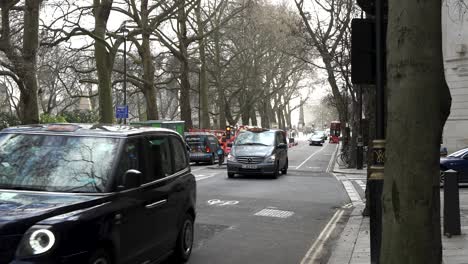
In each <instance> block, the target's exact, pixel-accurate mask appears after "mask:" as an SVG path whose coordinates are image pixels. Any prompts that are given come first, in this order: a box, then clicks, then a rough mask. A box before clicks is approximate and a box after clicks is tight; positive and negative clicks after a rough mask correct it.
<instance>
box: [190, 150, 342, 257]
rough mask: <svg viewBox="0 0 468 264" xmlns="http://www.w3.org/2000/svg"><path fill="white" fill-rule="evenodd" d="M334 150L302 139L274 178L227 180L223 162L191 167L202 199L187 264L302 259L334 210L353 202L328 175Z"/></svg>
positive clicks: (199, 199) (199, 197) (199, 200)
mask: <svg viewBox="0 0 468 264" xmlns="http://www.w3.org/2000/svg"><path fill="white" fill-rule="evenodd" d="M335 149H336V145H332V144H325V145H324V146H323V147H319V146H309V145H308V144H307V142H306V141H300V142H299V145H297V146H294V147H292V148H290V149H289V150H288V151H289V171H288V174H287V175H282V176H280V177H279V178H278V179H275V180H274V179H268V178H263V177H236V178H234V179H228V178H227V177H226V167H225V166H221V167H218V166H217V165H214V166H204V165H202V166H192V171H193V174H194V175H195V176H196V178H197V191H198V193H197V196H198V198H197V199H198V201H197V219H196V224H195V231H196V234H195V244H194V249H193V252H192V256H191V259H190V261H189V263H190V264H206V263H213V264H216V263H223V264H230V263H233V264H234V263H236V264H237V263H245V264H248V263H256V264H261V263H268V264H272V263H279V264H286V263H301V261H302V260H303V259H304V258H305V257H306V255H307V253H308V252H309V249H310V248H311V245H312V244H313V243H314V241H315V240H316V239H317V237H319V235H320V234H321V232H322V230H323V229H324V228H325V226H327V223H328V222H329V221H330V219H331V218H332V216H333V215H334V214H335V212H336V211H337V210H338V209H339V208H341V207H342V206H344V205H346V204H348V203H349V202H350V200H349V198H348V195H347V193H346V191H345V189H344V188H343V185H342V184H341V183H340V182H339V181H338V180H337V179H336V178H335V177H334V176H333V175H331V174H329V173H327V168H328V167H329V166H330V165H331V162H330V160H331V158H332V154H333V153H334V151H335ZM309 253H310V252H309Z"/></svg>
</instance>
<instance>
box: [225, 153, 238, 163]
mask: <svg viewBox="0 0 468 264" xmlns="http://www.w3.org/2000/svg"><path fill="white" fill-rule="evenodd" d="M227 160H228V161H231V162H237V160H236V157H234V155H232V154H231V153H229V155H228V156H227Z"/></svg>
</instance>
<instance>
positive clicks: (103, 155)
mask: <svg viewBox="0 0 468 264" xmlns="http://www.w3.org/2000/svg"><path fill="white" fill-rule="evenodd" d="M187 156H188V155H187V152H186V148H185V145H184V140H183V138H182V137H181V136H180V135H179V134H177V133H176V132H174V131H172V130H168V129H161V128H149V127H147V128H143V127H142V128H132V127H127V126H118V127H117V126H101V125H95V126H92V125H72V124H66V125H63V124H52V125H35V126H22V127H15V128H8V129H4V130H2V131H1V132H0V263H2V264H3V263H10V264H17V263H18V264H19V263H28V264H43V263H74V264H85V263H86V264H102V263H106V264H114V263H119V264H120V263H122V264H134V263H150V262H151V263H153V262H157V261H161V260H163V259H166V258H167V257H168V256H172V257H173V258H174V259H175V260H177V261H180V262H184V261H187V260H188V258H189V257H190V253H191V250H192V243H193V235H194V234H193V230H194V229H193V225H194V224H193V223H194V220H195V204H196V182H195V178H194V176H193V175H192V174H191V172H190V167H189V162H188V157H187ZM171 263H172V262H171Z"/></svg>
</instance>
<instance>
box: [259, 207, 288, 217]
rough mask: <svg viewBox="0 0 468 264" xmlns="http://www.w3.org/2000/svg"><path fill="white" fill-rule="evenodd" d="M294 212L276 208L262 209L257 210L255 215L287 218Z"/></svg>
mask: <svg viewBox="0 0 468 264" xmlns="http://www.w3.org/2000/svg"><path fill="white" fill-rule="evenodd" d="M293 214H294V212H291V211H282V210H276V209H263V210H261V211H259V212H257V213H256V214H255V215H258V216H268V217H278V218H288V217H290V216H292V215H293Z"/></svg>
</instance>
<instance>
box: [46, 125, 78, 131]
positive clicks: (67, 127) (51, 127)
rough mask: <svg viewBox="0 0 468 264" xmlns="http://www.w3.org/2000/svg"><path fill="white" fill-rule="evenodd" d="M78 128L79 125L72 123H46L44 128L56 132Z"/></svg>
mask: <svg viewBox="0 0 468 264" xmlns="http://www.w3.org/2000/svg"><path fill="white" fill-rule="evenodd" d="M79 128H80V126H77V125H73V124H53V125H48V126H47V128H46V130H47V131H56V132H75V131H76V130H78V129H79Z"/></svg>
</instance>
